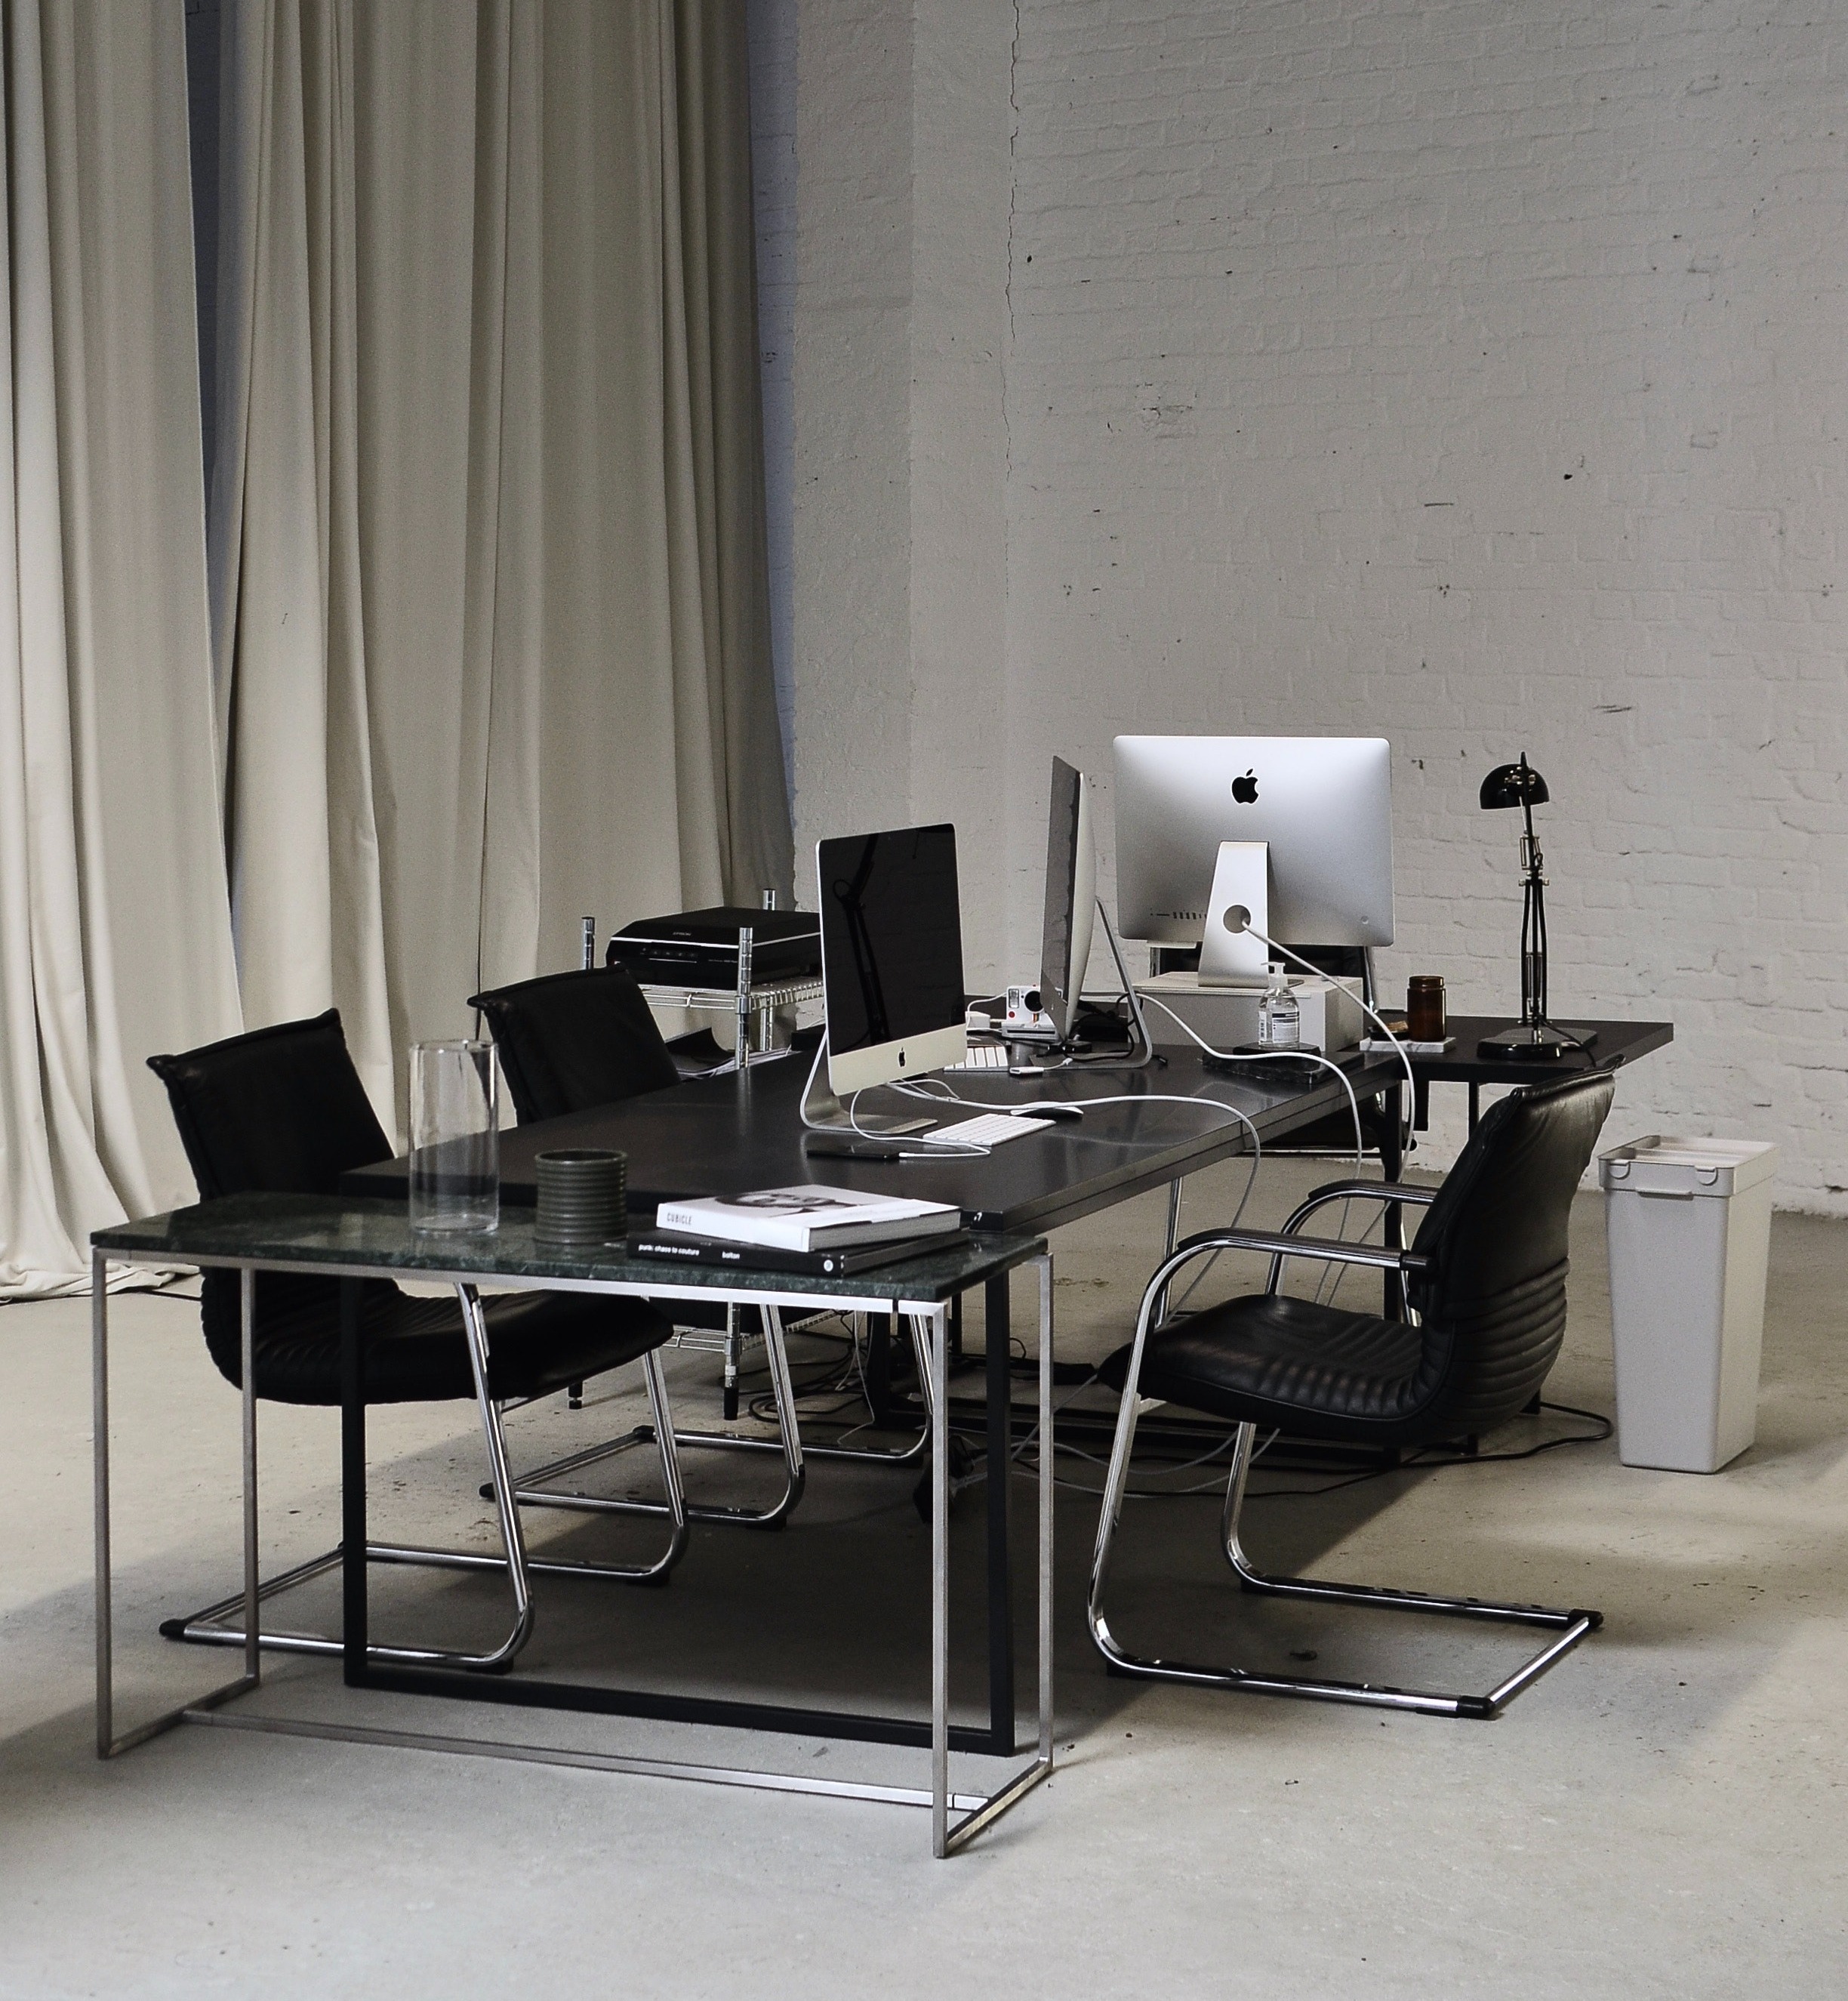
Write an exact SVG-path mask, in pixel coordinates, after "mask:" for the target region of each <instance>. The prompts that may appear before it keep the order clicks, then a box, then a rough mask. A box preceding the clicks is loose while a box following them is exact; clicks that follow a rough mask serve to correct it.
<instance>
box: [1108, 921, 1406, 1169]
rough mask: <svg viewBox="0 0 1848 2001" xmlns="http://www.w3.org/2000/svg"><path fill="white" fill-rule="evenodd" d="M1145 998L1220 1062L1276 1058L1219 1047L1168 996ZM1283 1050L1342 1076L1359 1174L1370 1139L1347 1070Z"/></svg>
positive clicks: (1328, 1060) (1304, 1052)
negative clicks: (1190, 1023) (1197, 1031)
mask: <svg viewBox="0 0 1848 2001" xmlns="http://www.w3.org/2000/svg"><path fill="white" fill-rule="evenodd" d="M1253 935H1254V936H1255V935H1256V934H1255V933H1254V934H1253ZM1266 942H1268V941H1266ZM1142 998H1143V999H1144V1000H1145V1001H1148V1003H1149V1004H1151V1005H1152V1006H1153V1007H1159V1008H1160V1009H1161V1011H1162V1013H1163V1014H1165V1015H1167V1016H1168V1017H1169V1018H1170V1019H1171V1020H1172V1021H1173V1022H1174V1023H1175V1025H1176V1026H1177V1027H1178V1028H1179V1029H1180V1031H1181V1032H1182V1033H1183V1035H1186V1036H1187V1037H1188V1038H1189V1039H1190V1040H1192V1041H1193V1042H1197V1044H1198V1045H1199V1046H1200V1048H1201V1049H1204V1050H1205V1051H1206V1053H1207V1055H1208V1056H1211V1057H1214V1059H1215V1060H1217V1061H1218V1062H1221V1063H1272V1062H1274V1061H1275V1060H1276V1059H1275V1058H1274V1057H1272V1056H1245V1055H1242V1054H1241V1053H1239V1052H1238V1050H1236V1049H1214V1046H1213V1045H1212V1044H1211V1042H1208V1041H1207V1040H1206V1039H1205V1038H1204V1036H1202V1035H1196V1034H1195V1033H1194V1032H1193V1029H1192V1028H1190V1027H1189V1026H1188V1025H1187V1024H1186V1022H1185V1021H1183V1020H1182V1019H1181V1018H1180V1016H1179V1015H1178V1014H1176V1013H1175V1011H1174V1010H1173V1009H1172V1007H1169V1005H1168V1004H1167V1002H1166V1001H1158V1000H1157V999H1156V998H1155V996H1154V995H1153V994H1144V995H1143V997H1142ZM1280 1053H1285V1052H1280ZM1287 1054H1288V1055H1290V1056H1294V1057H1295V1058H1297V1060H1299V1061H1301V1062H1304V1063H1318V1064H1320V1065H1321V1067H1322V1068H1323V1069H1324V1070H1332V1071H1333V1072H1334V1073H1335V1074H1336V1077H1338V1078H1339V1080H1340V1081H1341V1088H1342V1089H1343V1090H1344V1091H1346V1093H1347V1101H1348V1105H1349V1107H1350V1109H1351V1110H1352V1111H1353V1115H1354V1171H1355V1173H1356V1174H1358V1173H1359V1172H1360V1168H1361V1164H1362V1161H1363V1157H1364V1156H1365V1154H1366V1152H1367V1140H1366V1136H1365V1134H1364V1133H1363V1132H1362V1131H1361V1129H1360V1099H1359V1098H1356V1096H1355V1095H1354V1087H1353V1084H1351V1083H1350V1082H1349V1081H1348V1074H1347V1072H1346V1070H1343V1068H1342V1067H1341V1066H1340V1064H1339V1063H1336V1062H1335V1061H1334V1060H1332V1058H1330V1057H1328V1056H1318V1055H1317V1054H1316V1053H1315V1052H1314V1051H1313V1050H1311V1049H1290V1050H1289V1051H1287Z"/></svg>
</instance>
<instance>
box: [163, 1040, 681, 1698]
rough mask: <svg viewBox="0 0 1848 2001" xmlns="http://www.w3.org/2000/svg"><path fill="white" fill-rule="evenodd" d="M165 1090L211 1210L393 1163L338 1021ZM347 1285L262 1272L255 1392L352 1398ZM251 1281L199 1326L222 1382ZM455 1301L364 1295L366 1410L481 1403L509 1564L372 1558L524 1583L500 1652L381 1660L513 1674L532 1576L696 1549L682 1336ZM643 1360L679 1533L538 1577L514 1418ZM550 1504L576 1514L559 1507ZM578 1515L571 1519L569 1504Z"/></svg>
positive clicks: (652, 1323)
mask: <svg viewBox="0 0 1848 2001" xmlns="http://www.w3.org/2000/svg"><path fill="white" fill-rule="evenodd" d="M148 1067H149V1068H150V1069H151V1070H153V1071H154V1072H155V1075H156V1076H158V1077H159V1078H160V1079H161V1081H162V1083H163V1084H165V1085H166V1087H167V1094H168V1098H169V1099H170V1100H171V1101H172V1107H173V1115H174V1119H175V1122H177V1124H178V1126H179V1133H180V1138H181V1140H182V1143H183V1144H184V1146H185V1147H186V1157H187V1160H188V1161H189V1162H190V1164H191V1165H192V1169H193V1178H194V1179H195V1180H196V1181H197V1182H198V1184H199V1192H200V1196H201V1197H202V1199H207V1200H210V1199H212V1198H214V1197H215V1196H220V1195H241V1194H247V1193H252V1192H273V1193H282V1194H295V1195H335V1194H337V1193H338V1192H339V1185H340V1178H341V1176H342V1175H343V1174H344V1173H345V1172H346V1171H347V1170H348V1169H349V1168H359V1167H365V1166H367V1165H370V1164H371V1163H372V1162H373V1161H380V1160H384V1159H387V1158H388V1157H389V1156H390V1154H391V1146H390V1144H389V1143H388V1142H387V1140H386V1137H385V1135H384V1130H383V1129H381V1127H380V1125H379V1122H378V1120H377V1118H376V1117H375V1116H374V1115H373V1109H372V1107H371V1105H370V1102H369V1101H367V1098H366V1093H365V1090H364V1088H363V1086H362V1085H361V1084H360V1079H359V1075H358V1073H357V1072H356V1070H354V1068H353V1060H352V1058H351V1057H350V1056H349V1054H348V1053H347V1048H346V1037H345V1036H344V1035H343V1034H342V1032H341V1028H340V1017H339V1014H338V1012H336V1011H334V1010H332V1009H329V1010H328V1012H327V1013H326V1014H321V1015H319V1016H318V1017H316V1018H314V1019H313V1020H311V1021H288V1022H284V1023H283V1024H281V1025H280V1026H278V1027H276V1028H259V1029H257V1030H255V1032H252V1033H251V1034H249V1035H238V1036H234V1037H233V1038H231V1039H230V1040H229V1041H228V1042H214V1043H213V1044H211V1045H210V1046H208V1047H207V1048H204V1049H193V1050H190V1051H189V1052H188V1053H186V1054H185V1055H183V1056H152V1057H150V1058H149V1060H148ZM340 1285H341V1282H340V1281H339V1279H326V1278H314V1277H302V1276H297V1275H293V1274H288V1273H273V1272H259V1274H258V1275H256V1279H255V1286H254V1288H253V1293H252V1300H253V1306H254V1315H253V1321H252V1372H253V1374H254V1376H255V1385H256V1394H257V1395H258V1396H259V1397H264V1398H268V1399H269V1400H270V1401H274V1402H280V1403H290V1404H324V1405H331V1404H339V1401H340ZM240 1289H241V1280H240V1275H239V1274H238V1273H237V1272H224V1271H208V1272H207V1273H206V1274H205V1277H204V1284H203V1307H202V1317H203V1322H204V1328H205V1338H206V1345H207V1348H208V1349H209V1350H210V1353H211V1356H212V1359H213V1360H214V1362H216V1363H217V1366H218V1369H219V1371H220V1373H221V1374H222V1375H223V1376H224V1377H225V1379H226V1380H228V1382H230V1383H233V1384H234V1385H236V1386H238V1387H240V1388H241V1387H242V1375H243V1372H242V1315H241V1303H240ZM360 1325H361V1331H362V1333H363V1337H364V1339H365V1342H366V1401H367V1402H368V1403H369V1404H390V1403H422V1402H439V1401H453V1400H460V1399H461V1398H464V1397H467V1398H472V1399H474V1401H475V1402H476V1403H477V1404H478V1407H479V1410H480V1414H481V1423H482V1427H483V1432H484V1436H485V1440H486V1443H487V1446H488V1460H489V1464H490V1467H491V1468H492V1469H493V1470H494V1472H495V1484H496V1491H497V1492H503V1493H509V1499H508V1500H507V1502H506V1503H505V1505H503V1506H502V1508H501V1510H500V1514H501V1527H502V1534H503V1536H504V1539H505V1547H506V1554H505V1557H486V1556H476V1555H469V1554H462V1553H459V1552H452V1551H447V1550H415V1549H409V1548H405V1547H399V1546H395V1545H386V1544H374V1545H372V1546H370V1547H369V1549H368V1552H367V1553H368V1555H369V1556H370V1557H371V1558H372V1559H373V1560H374V1561H383V1562H395V1563H409V1562H418V1563H430V1564H436V1565H437V1566H439V1567H443V1568H468V1569H474V1568H485V1567H489V1568H503V1569H505V1570H506V1571H508V1572H509V1578H510V1581H511V1582H512V1586H513V1592H514V1599H515V1606H516V1620H515V1624H514V1627H513V1630H512V1632H511V1633H510V1634H509V1636H508V1638H507V1639H506V1641H504V1642H503V1643H502V1644H501V1645H500V1646H499V1647H498V1648H495V1649H493V1650H492V1651H491V1652H489V1653H486V1654H478V1655H464V1654H456V1653H453V1652H446V1651H437V1650H434V1649H430V1648H390V1647H381V1648H378V1649H377V1651H378V1652H379V1653H380V1655H384V1656H385V1657H386V1658H398V1659H407V1660H414V1661H420V1662H429V1661H440V1662H443V1663H444V1664H446V1665H463V1666H469V1667H476V1668H485V1667H498V1666H502V1665H505V1663H506V1662H508V1661H509V1660H511V1659H512V1656H513V1655H514V1654H515V1653H516V1652H517V1651H519V1648H520V1647H521V1646H522V1645H523V1644H524V1643H525V1641H526V1637H527V1634H528V1633H529V1632H530V1630H531V1625H532V1610H531V1601H530V1592H529V1590H528V1589H527V1584H526V1578H527V1575H528V1573H529V1572H531V1571H540V1572H553V1573H558V1574H561V1575H572V1576H585V1575H589V1576H594V1577H603V1578H621V1579H623V1580H624V1581H626V1582H652V1581H655V1580H657V1579H659V1578H664V1577H665V1575H666V1573H667V1571H669V1569H670V1568H672V1565H673V1564H675V1563H676V1562H677V1561H679V1557H680V1554H681V1552H682V1550H683V1549H684V1548H685V1547H686V1509H685V1504H684V1502H683V1498H682V1495H681V1489H680V1480H679V1467H678V1465H677V1463H676V1460H675V1457H674V1448H673V1431H672V1423H671V1422H670V1421H669V1407H668V1404H667V1399H666V1392H665V1385H664V1383H663V1382H662V1376H661V1371H660V1362H659V1356H658V1349H660V1347H661V1345H662V1343H663V1342H665V1341H666V1340H667V1339H668V1338H669V1335H670V1334H671V1332H672V1329H671V1328H669V1324H668V1323H667V1322H666V1321H665V1320H664V1319H663V1318H662V1316H661V1315H660V1314H658V1313H656V1312H655V1310H654V1309H653V1308H652V1307H650V1306H649V1305H648V1304H647V1303H645V1302H644V1301H641V1300H631V1299H617V1298H598V1297H596V1296H587V1295H582V1294H575V1293H507V1294H495V1295H491V1296H488V1297H487V1298H482V1297H480V1296H478V1294H477V1293H476V1291H475V1289H474V1287H473V1286H458V1287H457V1299H456V1300H446V1299H414V1298H412V1297H411V1296H408V1294H406V1293H402V1292H401V1291H400V1290H399V1289H398V1287H397V1286H394V1285H393V1284H391V1282H389V1281H387V1280H382V1279H368V1280H366V1281H363V1286H362V1291H361V1295H360ZM638 1359H639V1360H640V1361H641V1363H642V1366H643V1368H644V1371H645V1373H646V1376H647V1380H648V1393H649V1397H650V1400H651V1404H652V1405H653V1408H654V1412H655V1420H656V1430H657V1433H658V1437H659V1440H660V1444H661V1453H662V1472H663V1474H664V1476H665V1479H666V1482H667V1489H668V1494H669V1505H668V1508H667V1510H666V1511H665V1512H669V1514H670V1515H671V1516H672V1536H671V1538H670V1540H669V1546H668V1547H667V1549H666V1550H665V1552H664V1553H663V1554H662V1555H661V1556H660V1557H658V1559H656V1560H655V1561H654V1562H652V1563H650V1564H644V1565H634V1566H631V1565H618V1564H589V1563H575V1562H573V1563H562V1562H540V1561H536V1560H534V1559H532V1558H530V1557H528V1556H527V1555H526V1551H525V1546H524V1541H523V1536H522V1534H521V1529H520V1523H519V1514H518V1511H517V1507H516V1505H515V1503H514V1502H513V1501H512V1498H511V1495H510V1489H509V1483H508V1482H507V1481H506V1480H505V1477H503V1475H504V1469H505V1442H504V1439H503V1437H502V1429H501V1407H502V1405H503V1404H506V1403H509V1402H514V1401H525V1400H526V1399H528V1398H530V1397H540V1396H544V1395H546V1394H549V1393H550V1392H551V1391H552V1390H557V1389H559V1388H561V1387H563V1386H564V1384H566V1383H569V1382H572V1381H575V1380H579V1379H581V1378H582V1377H585V1376H592V1375H596V1374H599V1373H601V1372H603V1370H605V1369H614V1368H618V1367H620V1366H622V1365H623V1364H624V1363H625V1362H634V1361H636V1360H638ZM551 1505H561V1504H559V1503H558V1502H553V1503H552V1504H551ZM565 1505H568V1504H565ZM337 1561H339V1552H338V1550H335V1551H333V1552H331V1553H330V1554H328V1555H325V1556H324V1557H317V1558H315V1559H314V1560H312V1561H311V1562H309V1563H307V1564H301V1565H299V1566H297V1568H296V1569H294V1570H293V1571H290V1572H288V1573H287V1574H286V1575H283V1576H281V1577H278V1578H274V1579H272V1580H271V1581H269V1582H268V1583H266V1585H264V1586H263V1588H262V1596H265V1597H269V1596H273V1595H274V1594H275V1593H276V1592H278V1591H281V1590H284V1589H287V1588H288V1587H289V1586H290V1585H292V1584H295V1583H300V1582H303V1581H304V1580H305V1578H307V1577H310V1576H312V1575H314V1574H315V1573H316V1572H317V1571H322V1570H325V1569H328V1568H331V1567H332V1564H335V1562H337ZM242 1603H243V1599H242V1596H241V1595H239V1596H237V1597H234V1598H232V1599H227V1600H225V1601H224V1603H223V1604H222V1605H220V1606H210V1607H208V1608H207V1610H206V1611H205V1612H203V1613H197V1614H195V1615H194V1616H193V1617H192V1618H191V1619H187V1620H172V1621H169V1622H168V1624H167V1625H166V1626H165V1627H163V1628H162V1630H163V1631H165V1632H167V1633H168V1634H169V1636H170V1637H179V1638H186V1639H193V1640H200V1641H206V1642H208V1643H210V1644H222V1645H226V1646H231V1645H236V1646H241V1645H242V1644H243V1643H244V1636H243V1634H242V1633H241V1632H236V1631H232V1630H229V1629H228V1628H227V1627H224V1626H223V1625H222V1624H221V1623H219V1622H220V1620H221V1619H222V1618H223V1617H224V1616H225V1614H226V1613H228V1612H229V1611H230V1610H231V1609H232V1608H233V1607H236V1606H241V1605H242ZM261 1637H262V1644H264V1645H265V1646H266V1647H273V1648H278V1649H280V1650H282V1651H295V1652H308V1653H327V1652H332V1651H337V1649H338V1648H339V1641H335V1640H332V1639H328V1638H325V1637H321V1636H319V1635H312V1634H269V1633H266V1634H262V1636H261Z"/></svg>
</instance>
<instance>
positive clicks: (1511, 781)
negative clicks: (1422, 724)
mask: <svg viewBox="0 0 1848 2001" xmlns="http://www.w3.org/2000/svg"><path fill="white" fill-rule="evenodd" d="M1550 796H1551V795H1549V793H1548V791H1547V781H1546V780H1545V779H1544V778H1542V777H1541V775H1540V774H1539V773H1538V772H1537V771H1535V770H1534V767H1533V766H1532V765H1531V764H1529V763H1528V762H1527V752H1526V751H1524V750H1523V752H1522V753H1521V756H1520V763H1519V764H1498V765H1496V767H1495V769H1494V770H1493V771H1491V772H1490V773H1489V774H1488V777H1487V778H1485V779H1484V780H1483V781H1482V805H1483V806H1484V808H1485V809H1486V810H1488V811H1489V812H1494V811H1495V810H1496V809H1498V808H1500V807H1503V806H1519V807H1520V809H1521V812H1522V813H1523V816H1524V817H1525V819H1526V822H1527V831H1526V832H1525V833H1523V834H1522V836H1521V868H1522V870H1523V876H1524V879H1523V882H1522V885H1521V893H1522V894H1521V1018H1520V1026H1519V1027H1518V1028H1504V1029H1502V1031H1501V1032H1500V1033H1499V1035H1485V1036H1484V1037H1483V1038H1482V1041H1481V1042H1478V1044H1477V1045H1476V1053H1477V1055H1478V1056H1488V1057H1492V1058H1493V1057H1499V1058H1500V1059H1501V1060H1502V1061H1504V1062H1507V1061H1509V1060H1512V1061H1514V1062H1516V1063H1554V1062H1557V1061H1558V1059H1559V1058H1560V1057H1561V1056H1564V1055H1565V1053H1566V1052H1567V1051H1568V1049H1583V1048H1585V1047H1586V1046H1588V1045H1589V1043H1590V1042H1592V1041H1593V1036H1592V1035H1590V1034H1589V1033H1587V1034H1585V1035H1566V1034H1565V1033H1563V1032H1561V1030H1559V1029H1558V1028H1554V1026H1553V1025H1552V1023H1551V1021H1548V1018H1547V898H1546V889H1547V879H1546V877H1545V876H1544V875H1543V874H1542V873H1541V871H1542V869H1543V868H1544V867H1545V861H1544V857H1543V856H1542V855H1541V851H1540V844H1539V843H1538V842H1537V840H1535V839H1534V808H1535V807H1536V806H1544V805H1545V804H1546V803H1547V801H1548V798H1549V797H1550Z"/></svg>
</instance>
